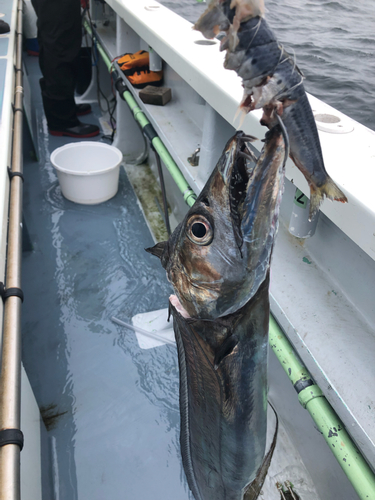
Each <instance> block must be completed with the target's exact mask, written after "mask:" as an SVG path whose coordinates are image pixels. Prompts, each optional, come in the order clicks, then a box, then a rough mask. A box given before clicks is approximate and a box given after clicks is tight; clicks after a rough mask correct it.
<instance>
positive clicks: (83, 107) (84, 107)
mask: <svg viewBox="0 0 375 500" xmlns="http://www.w3.org/2000/svg"><path fill="white" fill-rule="evenodd" d="M76 110H77V111H76V114H77V116H83V115H88V114H89V113H91V106H90V104H87V103H83V104H77V105H76Z"/></svg>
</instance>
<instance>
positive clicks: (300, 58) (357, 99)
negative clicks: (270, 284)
mask: <svg viewBox="0 0 375 500" xmlns="http://www.w3.org/2000/svg"><path fill="white" fill-rule="evenodd" d="M160 1H161V3H162V4H163V5H165V6H166V7H168V8H170V9H171V10H173V11H174V12H176V13H177V14H179V15H180V16H182V17H184V18H185V19H187V20H189V21H191V22H195V21H196V20H197V19H198V17H199V16H200V14H201V13H202V12H203V11H204V10H205V8H206V7H207V5H208V3H207V4H206V3H198V2H197V1H196V0H160ZM266 7H267V13H266V19H267V21H268V22H269V24H270V26H271V27H272V29H273V30H274V31H275V34H276V35H277V37H278V39H279V41H280V42H281V43H282V44H283V45H284V46H285V48H286V49H287V50H289V51H290V52H292V51H294V52H295V54H296V58H297V64H298V66H299V67H300V69H301V70H302V71H303V73H304V75H305V77H306V80H305V82H304V84H305V88H306V91H307V92H309V93H311V94H313V95H314V96H315V97H318V98H319V99H322V100H323V101H325V102H326V103H327V104H330V105H331V106H333V107H334V108H336V109H338V110H340V111H342V112H343V113H345V114H346V115H348V116H350V117H351V118H353V119H355V120H357V121H358V122H360V123H362V124H363V125H366V126H367V127H369V128H371V129H372V130H375V1H374V0H356V1H355V2H353V0H337V1H332V0H307V1H303V0H268V1H267V0H266Z"/></svg>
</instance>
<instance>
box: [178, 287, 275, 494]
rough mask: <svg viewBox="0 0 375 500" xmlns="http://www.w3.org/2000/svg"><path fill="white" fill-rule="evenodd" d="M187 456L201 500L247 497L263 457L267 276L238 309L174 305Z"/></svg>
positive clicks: (189, 476) (192, 484)
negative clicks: (201, 314) (218, 313)
mask: <svg viewBox="0 0 375 500" xmlns="http://www.w3.org/2000/svg"><path fill="white" fill-rule="evenodd" d="M172 313H173V320H174V330H175V336H176V342H177V347H178V356H179V367H180V412H181V434H180V436H181V438H180V444H181V454H182V460H183V465H184V470H185V473H186V476H187V479H188V484H189V487H190V489H191V490H192V492H193V495H194V497H195V499H196V500H209V499H215V500H242V499H243V498H244V494H245V492H246V489H247V487H248V485H249V484H250V483H251V482H252V481H253V479H254V478H255V476H256V474H257V472H258V470H259V469H260V467H261V465H262V462H263V458H264V455H265V446H266V431H267V346H268V335H267V333H268V317H269V301H268V277H267V278H266V280H265V281H264V282H263V283H262V285H261V286H260V289H259V290H258V291H257V293H256V294H255V297H253V298H252V299H251V300H250V301H249V302H248V303H247V304H245V305H244V306H243V307H242V308H241V309H240V310H239V311H237V312H236V313H234V314H233V315H229V316H227V317H226V318H222V319H220V320H216V321H213V322H207V321H204V320H195V319H190V320H189V319H185V318H183V317H182V316H181V315H180V314H179V313H178V312H177V311H176V309H174V308H173V307H172Z"/></svg>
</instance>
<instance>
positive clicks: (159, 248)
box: [145, 241, 168, 259]
mask: <svg viewBox="0 0 375 500" xmlns="http://www.w3.org/2000/svg"><path fill="white" fill-rule="evenodd" d="M167 243H168V242H167V241H160V242H159V243H156V245H155V246H154V247H150V248H145V250H146V252H148V253H151V254H152V255H156V257H159V259H161V257H162V255H163V252H164V248H165V246H166V245H167Z"/></svg>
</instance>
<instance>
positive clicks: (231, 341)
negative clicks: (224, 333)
mask: <svg viewBox="0 0 375 500" xmlns="http://www.w3.org/2000/svg"><path fill="white" fill-rule="evenodd" d="M238 342H239V340H238V337H237V336H236V335H231V336H230V337H228V338H226V339H225V340H224V342H223V343H222V344H221V346H220V347H219V349H218V350H217V352H216V354H215V358H214V369H215V370H217V369H218V368H219V365H220V363H221V362H222V361H223V359H224V358H226V357H227V356H228V355H229V354H230V353H231V352H232V351H233V349H234V348H235V347H236V345H237V344H238Z"/></svg>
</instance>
